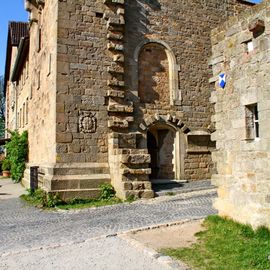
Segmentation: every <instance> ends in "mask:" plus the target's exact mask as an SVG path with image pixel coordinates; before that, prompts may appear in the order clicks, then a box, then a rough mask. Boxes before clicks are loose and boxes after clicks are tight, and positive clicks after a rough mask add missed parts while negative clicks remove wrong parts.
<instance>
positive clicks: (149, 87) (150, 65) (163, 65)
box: [131, 40, 181, 105]
mask: <svg viewBox="0 0 270 270" xmlns="http://www.w3.org/2000/svg"><path fill="white" fill-rule="evenodd" d="M134 61H135V63H136V65H135V66H134V68H135V69H133V74H134V77H133V80H132V86H131V88H132V89H133V90H135V92H134V94H135V95H138V96H139V97H140V101H141V102H143V103H161V104H170V105H180V104H181V92H180V89H179V80H178V77H179V76H178V75H179V71H180V67H179V65H177V62H176V58H175V55H174V53H173V51H172V50H171V49H170V47H169V46H168V45H167V44H166V43H165V42H163V41H159V40H147V41H143V42H141V43H140V44H139V45H138V46H137V48H136V50H135V53H134Z"/></svg>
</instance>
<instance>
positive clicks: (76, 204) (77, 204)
mask: <svg viewBox="0 0 270 270" xmlns="http://www.w3.org/2000/svg"><path fill="white" fill-rule="evenodd" d="M119 203H122V201H121V200H120V199H118V198H110V199H107V200H100V199H97V200H76V199H75V200H73V201H70V202H67V203H66V204H59V205H57V206H56V207H57V208H59V209H62V210H70V209H84V208H90V207H101V206H106V205H114V204H119Z"/></svg>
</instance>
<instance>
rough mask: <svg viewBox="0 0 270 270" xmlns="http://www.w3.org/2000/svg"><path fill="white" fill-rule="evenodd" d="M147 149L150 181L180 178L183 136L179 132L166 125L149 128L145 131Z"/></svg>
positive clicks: (181, 174) (183, 144)
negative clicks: (149, 156)
mask: <svg viewBox="0 0 270 270" xmlns="http://www.w3.org/2000/svg"><path fill="white" fill-rule="evenodd" d="M147 147H148V152H149V154H150V155H151V164H150V167H151V170H152V173H151V175H150V179H151V180H152V181H154V180H163V181H165V182H166V181H169V180H180V179H181V178H182V176H183V166H184V164H183V162H184V159H183V157H184V156H183V154H184V148H185V135H184V134H183V133H182V132H181V130H177V129H175V128H173V127H171V126H169V125H166V124H158V125H154V126H151V127H150V128H149V129H148V131H147Z"/></svg>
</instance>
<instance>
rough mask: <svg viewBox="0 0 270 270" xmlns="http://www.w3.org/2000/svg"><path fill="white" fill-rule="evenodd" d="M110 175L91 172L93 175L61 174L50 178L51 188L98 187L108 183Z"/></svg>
mask: <svg viewBox="0 0 270 270" xmlns="http://www.w3.org/2000/svg"><path fill="white" fill-rule="evenodd" d="M110 182H111V177H110V175H109V174H93V175H61V176H57V175H56V176H54V177H53V179H52V180H51V190H52V191H55V190H66V189H74V190H75V189H77V190H78V189H79V190H80V191H81V190H85V189H93V188H94V189H99V186H100V185H101V184H104V183H110Z"/></svg>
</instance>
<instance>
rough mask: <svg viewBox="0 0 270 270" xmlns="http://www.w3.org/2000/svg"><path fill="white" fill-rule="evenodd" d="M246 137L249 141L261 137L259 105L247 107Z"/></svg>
mask: <svg viewBox="0 0 270 270" xmlns="http://www.w3.org/2000/svg"><path fill="white" fill-rule="evenodd" d="M246 137H247V139H249V140H253V139H256V138H259V137H260V130H259V113H258V105H257V103H256V104H251V105H247V106H246Z"/></svg>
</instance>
